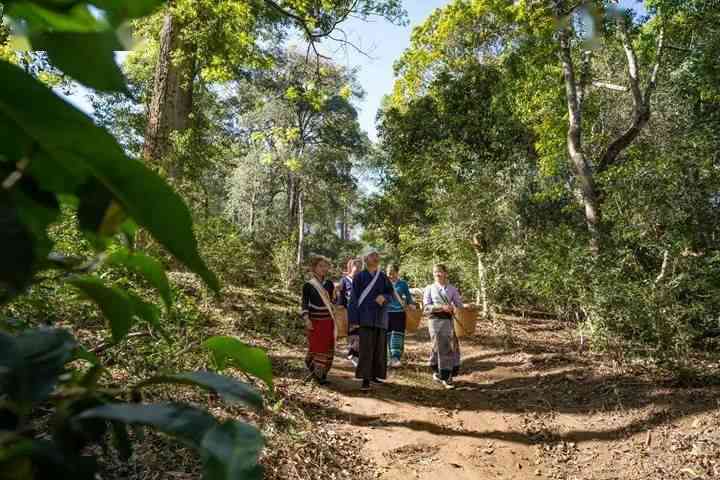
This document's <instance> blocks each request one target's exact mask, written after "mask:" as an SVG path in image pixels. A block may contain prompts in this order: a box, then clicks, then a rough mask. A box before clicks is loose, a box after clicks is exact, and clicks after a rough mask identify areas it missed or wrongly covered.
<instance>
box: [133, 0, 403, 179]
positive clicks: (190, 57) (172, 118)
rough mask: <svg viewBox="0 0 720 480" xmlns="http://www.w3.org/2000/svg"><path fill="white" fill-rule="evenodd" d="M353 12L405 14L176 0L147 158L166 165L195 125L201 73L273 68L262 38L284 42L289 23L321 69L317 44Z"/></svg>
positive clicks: (226, 75)
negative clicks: (178, 136) (180, 137)
mask: <svg viewBox="0 0 720 480" xmlns="http://www.w3.org/2000/svg"><path fill="white" fill-rule="evenodd" d="M351 15H352V16H358V17H360V18H368V17H371V16H380V17H383V18H386V19H388V20H390V21H395V22H402V21H404V18H405V13H404V10H402V8H401V6H400V2H399V1H397V0H383V1H375V0H362V1H354V0H353V1H347V0H336V1H332V2H323V3H322V5H321V6H319V7H318V6H317V5H314V4H310V3H308V2H304V1H301V0H285V1H283V2H275V1H271V0H253V1H251V2H231V1H221V2H214V1H208V0H177V1H176V2H174V3H172V4H171V5H170V6H169V7H168V9H167V11H166V12H165V13H164V16H163V26H162V30H161V33H160V42H159V46H158V60H157V63H156V65H157V66H156V69H155V74H154V81H153V87H152V94H151V95H150V99H149V105H148V124H147V128H146V133H145V138H146V142H145V147H144V153H143V156H144V158H145V160H146V161H148V162H150V163H156V164H157V163H159V162H160V160H161V159H162V158H163V157H164V156H165V154H166V153H167V152H168V147H169V144H170V137H171V134H172V132H181V133H182V132H183V131H185V130H186V129H188V128H189V127H190V125H191V117H190V114H191V112H192V105H193V84H194V81H195V78H196V75H197V74H201V75H203V74H204V75H203V76H204V77H205V78H207V79H209V80H229V79H231V78H234V74H235V73H236V72H238V71H239V70H241V69H242V67H243V66H244V65H255V66H257V65H267V64H268V61H269V58H268V57H267V56H266V55H265V54H264V53H263V52H262V51H261V49H260V48H259V47H258V45H257V41H258V40H259V39H268V38H273V37H274V41H276V42H277V41H278V39H279V38H280V37H281V36H282V29H283V28H286V27H288V26H290V25H293V26H295V27H297V28H299V29H300V30H301V31H302V32H303V34H304V36H305V39H306V40H307V41H308V52H309V51H310V49H311V48H312V49H314V51H315V53H316V58H317V66H318V68H319V65H320V60H321V57H322V56H321V55H320V54H318V53H317V50H316V49H315V43H316V42H318V41H321V40H322V39H324V38H332V37H333V34H334V33H335V32H336V30H337V29H338V27H339V25H340V24H341V23H342V22H344V21H345V20H346V19H347V18H349V17H350V16H351ZM166 169H167V167H166Z"/></svg>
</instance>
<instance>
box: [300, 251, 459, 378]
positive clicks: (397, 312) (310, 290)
mask: <svg viewBox="0 0 720 480" xmlns="http://www.w3.org/2000/svg"><path fill="white" fill-rule="evenodd" d="M331 266H332V265H331V263H330V261H329V260H328V259H327V258H325V257H321V256H318V257H313V258H312V260H311V262H310V278H309V279H308V281H307V282H306V283H305V284H304V285H303V291H302V314H301V315H302V318H303V319H304V321H305V328H306V331H307V337H308V353H307V356H306V359H305V362H306V365H307V367H308V369H309V370H310V374H311V376H312V378H314V379H315V381H317V382H318V383H320V384H321V385H325V384H327V383H328V378H327V376H328V372H329V371H330V369H331V367H332V363H333V359H334V357H335V345H336V342H337V333H338V332H337V326H336V321H335V314H336V312H335V310H336V307H338V306H342V307H345V308H346V309H347V315H348V324H349V327H348V359H349V360H350V361H351V362H352V363H353V365H354V366H355V377H356V378H358V379H360V380H362V386H361V389H362V390H363V391H368V390H370V387H371V384H373V383H374V384H382V383H383V381H384V380H385V379H386V378H387V368H388V367H391V368H398V367H400V366H401V365H402V355H403V351H404V348H405V326H406V315H405V311H406V309H414V308H418V307H417V305H416V303H415V300H414V299H413V296H412V294H411V293H410V288H409V286H408V284H407V282H405V281H404V280H402V279H401V278H400V270H399V267H398V266H397V265H390V266H389V267H388V268H387V269H386V271H385V272H383V271H382V270H381V269H380V254H379V253H378V252H377V251H371V252H369V253H367V254H366V255H365V256H364V257H363V258H362V259H360V258H357V259H352V260H350V261H349V262H348V264H347V270H346V272H345V273H344V276H343V278H342V279H341V280H340V284H339V286H338V287H336V286H335V284H334V283H333V282H332V281H331V280H330V279H329V278H328V272H329V271H330V268H331ZM433 276H434V278H435V282H434V283H433V284H431V285H428V286H427V287H426V288H425V290H424V292H423V305H422V309H423V313H424V314H425V315H426V316H427V318H428V330H429V331H430V338H431V341H432V352H431V355H430V360H429V366H430V368H431V369H432V372H433V373H432V375H433V379H434V380H435V381H436V382H438V383H440V384H442V385H443V387H445V388H447V389H452V388H454V386H453V380H452V379H453V377H454V376H456V375H457V373H458V370H459V368H460V345H459V343H458V340H457V336H456V335H455V330H454V322H453V317H454V315H455V313H456V310H457V309H459V308H462V306H463V303H462V298H461V297H460V292H459V291H458V290H457V288H455V287H454V286H452V285H450V284H449V283H448V272H447V268H446V267H445V266H444V265H442V264H436V265H435V266H434V267H433Z"/></svg>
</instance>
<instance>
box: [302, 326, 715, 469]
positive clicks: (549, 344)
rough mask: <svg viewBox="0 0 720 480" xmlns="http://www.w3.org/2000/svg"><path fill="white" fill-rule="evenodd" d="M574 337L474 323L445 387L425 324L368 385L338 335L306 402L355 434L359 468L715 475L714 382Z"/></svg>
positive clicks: (561, 329)
mask: <svg viewBox="0 0 720 480" xmlns="http://www.w3.org/2000/svg"><path fill="white" fill-rule="evenodd" d="M573 335H574V334H573V332H572V331H571V330H569V329H567V328H566V327H565V325H563V324H562V323H561V322H557V321H554V320H531V319H520V318H509V317H507V318H504V319H502V320H498V321H497V322H496V323H494V324H492V323H489V322H488V323H481V324H480V325H479V328H478V332H477V333H476V335H475V336H473V337H470V338H465V339H462V340H461V350H462V355H463V367H462V371H461V375H460V376H459V377H458V378H457V379H456V385H457V389H456V390H453V391H446V390H444V389H442V388H441V387H440V386H439V385H437V384H435V383H433V382H432V380H431V377H430V374H429V372H428V369H427V367H426V366H425V365H426V362H427V356H428V353H429V348H430V344H429V339H428V335H427V329H426V328H422V329H421V330H420V331H419V332H418V333H416V334H414V335H410V336H408V339H407V345H406V356H405V366H404V367H402V368H401V369H397V370H391V371H390V372H389V378H388V382H387V383H386V384H385V385H382V386H376V387H375V388H374V389H373V390H372V391H371V392H370V393H362V392H360V391H359V382H358V381H357V380H356V379H355V378H354V375H353V368H352V365H351V364H350V362H349V361H347V360H346V359H345V358H344V356H343V355H342V352H343V351H344V345H343V344H342V343H341V345H339V346H338V354H337V356H336V362H335V365H334V367H333V370H332V372H331V380H332V384H331V385H330V386H329V387H313V395H312V396H313V397H316V398H318V399H319V401H318V404H317V405H307V406H308V407H310V408H314V409H315V415H316V416H317V417H316V418H317V419H318V421H320V419H322V420H323V421H329V422H331V423H334V424H335V427H336V429H337V431H338V432H339V433H352V434H355V435H359V436H361V437H362V438H363V439H364V450H363V452H360V453H361V455H362V456H364V457H365V458H367V459H368V460H369V461H368V464H369V465H371V466H373V465H374V467H375V469H374V470H373V472H372V474H368V477H375V478H381V479H388V480H390V479H396V478H417V479H432V480H452V479H498V478H505V479H520V480H523V479H529V478H534V479H537V478H554V479H624V478H641V477H644V478H646V479H647V478H651V479H655V478H657V479H661V478H662V479H669V478H678V479H679V478H683V479H696V478H697V479H699V478H720V460H718V459H720V431H718V428H717V426H718V425H719V424H720V423H719V421H720V413H719V412H720V388H718V386H717V384H715V385H714V386H713V385H712V384H711V382H709V381H706V379H702V378H695V379H694V380H690V383H689V384H682V385H680V384H678V383H677V381H676V380H671V379H664V378H660V377H659V376H658V375H657V374H653V375H652V376H651V375H650V374H647V375H645V374H644V373H643V372H641V371H632V372H631V371H629V370H628V369H627V368H625V369H624V370H622V371H621V370H619V369H616V368H611V367H610V366H608V365H609V364H608V362H607V361H606V360H604V359H602V358H600V357H594V356H590V355H588V354H581V353H579V352H577V342H576V341H575V339H574V337H573ZM713 378H714V377H713ZM693 382H694V383H693ZM339 463H340V465H342V458H341V459H339ZM363 477H364V476H363ZM350 478H360V476H355V475H353V474H352V472H351V474H350Z"/></svg>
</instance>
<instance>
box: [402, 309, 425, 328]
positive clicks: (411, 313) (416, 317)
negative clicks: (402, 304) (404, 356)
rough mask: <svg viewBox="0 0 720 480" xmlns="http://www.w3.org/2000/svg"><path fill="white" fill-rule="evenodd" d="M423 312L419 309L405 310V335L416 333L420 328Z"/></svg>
mask: <svg viewBox="0 0 720 480" xmlns="http://www.w3.org/2000/svg"><path fill="white" fill-rule="evenodd" d="M421 320H422V311H421V310H420V309H419V308H406V309H405V333H415V332H417V331H418V328H420V321H421Z"/></svg>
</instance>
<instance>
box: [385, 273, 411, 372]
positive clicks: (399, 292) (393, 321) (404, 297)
mask: <svg viewBox="0 0 720 480" xmlns="http://www.w3.org/2000/svg"><path fill="white" fill-rule="evenodd" d="M387 276H388V279H390V282H391V283H392V285H393V288H394V290H395V291H394V294H395V295H394V298H393V299H392V301H391V302H390V303H389V304H388V333H387V344H388V352H389V354H390V355H389V357H390V360H389V362H388V364H389V366H390V367H391V368H399V367H400V366H401V365H402V354H403V351H404V350H405V327H406V314H405V312H406V309H414V308H417V307H416V305H415V300H413V297H412V294H411V293H410V287H408V284H407V282H406V281H405V280H403V279H401V278H400V267H399V266H398V265H397V264H392V265H390V266H389V267H388V269H387Z"/></svg>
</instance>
